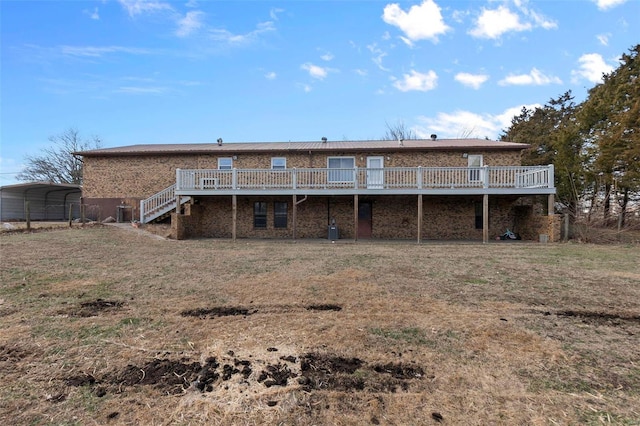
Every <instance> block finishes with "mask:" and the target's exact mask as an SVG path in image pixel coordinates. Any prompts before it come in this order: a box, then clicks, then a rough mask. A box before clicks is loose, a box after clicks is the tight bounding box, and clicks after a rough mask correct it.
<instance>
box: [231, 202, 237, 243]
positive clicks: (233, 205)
mask: <svg viewBox="0 0 640 426" xmlns="http://www.w3.org/2000/svg"><path fill="white" fill-rule="evenodd" d="M237 224H238V196H237V195H236V194H233V195H232V196H231V239H232V240H233V241H235V240H236V227H237Z"/></svg>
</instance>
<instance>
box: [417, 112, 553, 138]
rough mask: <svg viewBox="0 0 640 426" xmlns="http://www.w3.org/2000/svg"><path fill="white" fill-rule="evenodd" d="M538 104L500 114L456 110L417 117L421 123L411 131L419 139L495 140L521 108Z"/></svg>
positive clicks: (518, 113)
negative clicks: (435, 135)
mask: <svg viewBox="0 0 640 426" xmlns="http://www.w3.org/2000/svg"><path fill="white" fill-rule="evenodd" d="M540 106H541V105H539V104H531V105H520V106H516V107H512V108H508V109H506V110H505V111H503V112H502V113H500V114H497V115H493V114H477V113H474V112H471V111H464V110H458V111H454V112H453V113H438V114H437V115H436V116H435V117H426V116H420V117H418V121H419V122H420V123H421V124H419V125H417V126H414V127H413V128H412V130H413V131H414V132H415V133H416V135H417V136H418V137H420V138H428V137H429V136H430V135H431V134H432V133H436V134H437V135H438V136H439V137H443V138H460V137H469V138H485V137H488V138H490V139H497V138H498V136H499V134H500V133H501V132H502V131H503V130H505V129H507V128H509V126H510V125H511V119H512V118H513V117H515V116H517V115H520V112H521V111H522V108H523V107H525V108H527V109H535V108H537V107H540Z"/></svg>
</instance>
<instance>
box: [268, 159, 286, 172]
mask: <svg viewBox="0 0 640 426" xmlns="http://www.w3.org/2000/svg"><path fill="white" fill-rule="evenodd" d="M271 168H272V169H286V168H287V159H286V158H284V157H272V158H271Z"/></svg>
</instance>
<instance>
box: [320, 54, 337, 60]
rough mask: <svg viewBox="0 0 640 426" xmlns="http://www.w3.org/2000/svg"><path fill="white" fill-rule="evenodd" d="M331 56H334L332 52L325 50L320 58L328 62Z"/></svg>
mask: <svg viewBox="0 0 640 426" xmlns="http://www.w3.org/2000/svg"><path fill="white" fill-rule="evenodd" d="M333 57H334V56H333V53H331V52H327V53H325V54H324V55H322V56H320V59H322V60H323V61H327V62H328V61H330V60H332V59H333Z"/></svg>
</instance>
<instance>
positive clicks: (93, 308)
mask: <svg viewBox="0 0 640 426" xmlns="http://www.w3.org/2000/svg"><path fill="white" fill-rule="evenodd" d="M123 305H124V303H123V302H120V301H117V300H104V299H96V300H93V301H91V302H83V303H81V304H80V307H79V308H77V309H74V310H72V311H71V312H70V313H69V315H71V316H73V317H82V318H86V317H96V316H98V315H99V314H100V313H101V312H105V311H114V310H118V309H120V308H121V307H122V306H123Z"/></svg>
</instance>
